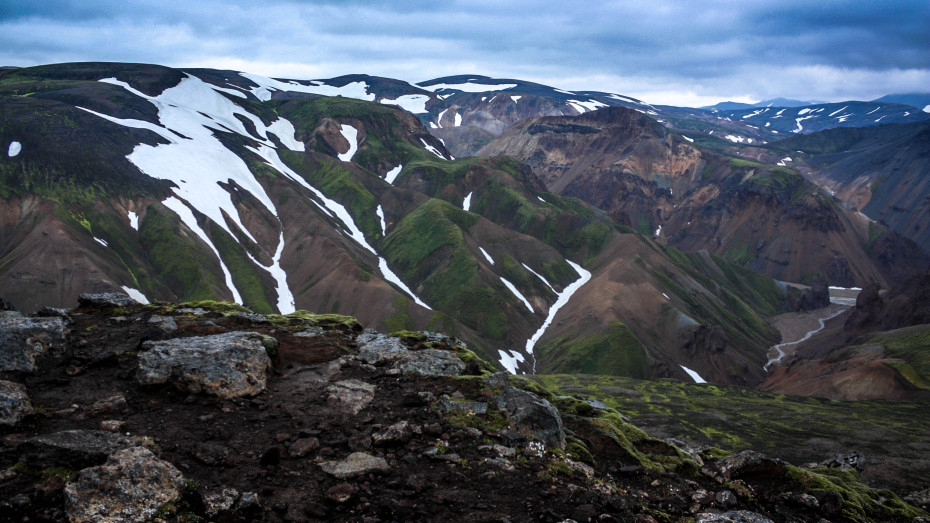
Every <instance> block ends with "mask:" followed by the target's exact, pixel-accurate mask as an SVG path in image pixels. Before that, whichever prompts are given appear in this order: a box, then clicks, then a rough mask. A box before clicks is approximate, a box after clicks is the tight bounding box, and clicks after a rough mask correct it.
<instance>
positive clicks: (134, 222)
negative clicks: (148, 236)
mask: <svg viewBox="0 0 930 523" xmlns="http://www.w3.org/2000/svg"><path fill="white" fill-rule="evenodd" d="M128 216H129V226H130V227H132V228H133V229H135V230H137V231H138V230H139V215H138V214H136V213H134V212H132V211H129V214H128Z"/></svg>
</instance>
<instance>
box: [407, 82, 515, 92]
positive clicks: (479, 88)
mask: <svg viewBox="0 0 930 523" xmlns="http://www.w3.org/2000/svg"><path fill="white" fill-rule="evenodd" d="M516 86H517V84H480V83H474V82H468V83H464V84H436V85H419V84H418V85H417V87H419V88H421V89H426V90H427V91H432V92H434V93H435V92H436V91H443V90H449V91H461V92H463V93H484V92H490V91H506V90H507V89H511V88H513V87H516Z"/></svg>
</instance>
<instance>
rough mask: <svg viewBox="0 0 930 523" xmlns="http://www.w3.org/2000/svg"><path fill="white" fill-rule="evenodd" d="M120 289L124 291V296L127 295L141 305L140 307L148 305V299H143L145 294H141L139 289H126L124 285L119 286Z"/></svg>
mask: <svg viewBox="0 0 930 523" xmlns="http://www.w3.org/2000/svg"><path fill="white" fill-rule="evenodd" d="M120 287H122V288H123V291H124V292H125V293H126V294H128V295H129V297H130V298H132V299H134V300H136V301H137V302H139V303H141V304H142V305H148V304H149V299H148V298H146V297H145V294H142V292H140V291H139V289H133V288H132V287H127V286H125V285H121V286H120Z"/></svg>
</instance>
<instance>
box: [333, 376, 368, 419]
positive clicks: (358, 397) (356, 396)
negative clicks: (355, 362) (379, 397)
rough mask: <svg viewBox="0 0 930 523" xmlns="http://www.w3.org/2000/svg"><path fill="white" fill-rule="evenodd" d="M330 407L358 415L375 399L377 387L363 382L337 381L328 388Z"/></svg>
mask: <svg viewBox="0 0 930 523" xmlns="http://www.w3.org/2000/svg"><path fill="white" fill-rule="evenodd" d="M326 395H327V403H329V406H331V407H333V408H335V409H338V410H341V411H343V412H347V413H350V414H353V415H355V414H358V413H359V412H360V411H361V410H362V409H364V408H365V407H367V406H368V404H369V403H371V401H372V400H373V399H375V386H374V385H372V384H370V383H366V382H364V381H361V380H345V381H337V382H336V383H333V384H332V385H330V386H329V387H327V388H326Z"/></svg>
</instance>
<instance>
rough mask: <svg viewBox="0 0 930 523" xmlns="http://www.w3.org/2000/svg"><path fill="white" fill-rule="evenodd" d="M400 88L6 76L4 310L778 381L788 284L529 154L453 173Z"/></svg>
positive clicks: (46, 71)
mask: <svg viewBox="0 0 930 523" xmlns="http://www.w3.org/2000/svg"><path fill="white" fill-rule="evenodd" d="M369 82H371V84H370V83H369ZM375 84H377V85H375ZM428 87H432V88H435V89H436V90H437V91H439V90H440V88H438V87H436V84H432V85H429V86H428ZM395 88H396V89H400V90H394V91H390V89H395ZM403 89H407V87H405V86H403V85H401V84H399V83H397V82H396V81H387V80H377V81H376V80H375V79H373V77H359V76H352V77H343V78H342V79H341V80H339V81H332V82H329V83H328V82H322V81H309V82H293V81H284V80H273V79H268V78H263V77H258V76H254V75H249V74H243V73H234V72H231V71H207V70H189V71H182V70H177V69H171V68H166V67H160V66H152V65H142V64H101V63H80V64H60V65H52V66H42V67H34V68H24V69H17V70H11V71H6V72H4V73H3V74H2V76H0V144H3V147H4V149H6V150H7V154H6V155H5V156H2V157H0V182H2V183H0V196H2V199H0V231H2V233H0V238H2V240H0V242H2V243H0V282H2V283H0V288H2V289H3V296H2V297H3V298H5V299H6V300H8V301H10V302H12V303H13V304H14V305H15V306H16V307H17V308H19V309H21V310H35V309H38V308H40V307H42V306H59V307H60V306H65V307H67V306H70V305H72V304H73V303H74V301H75V300H76V299H77V296H78V294H80V293H81V292H84V291H92V292H103V291H114V290H123V291H125V292H129V293H131V294H132V295H133V296H134V297H135V298H136V299H138V300H139V301H142V302H147V301H155V300H204V299H222V300H231V301H235V302H239V303H243V304H245V305H247V306H249V307H250V308H251V309H253V310H255V311H256V312H259V313H272V312H280V313H287V312H290V311H293V310H295V309H296V308H301V309H307V310H314V311H319V312H327V313H339V314H351V315H353V316H357V317H359V318H360V319H361V320H363V321H364V322H366V324H368V325H372V326H374V327H376V328H379V329H383V330H386V331H389V332H393V331H399V330H403V329H430V330H440V331H443V332H446V333H448V334H450V335H454V336H456V337H459V338H460V339H463V340H465V341H467V342H468V343H469V344H470V345H471V346H472V347H474V349H475V351H476V352H477V353H478V354H480V355H482V356H483V357H485V358H487V359H489V360H492V361H494V362H495V364H496V365H499V367H500V368H506V369H509V370H511V371H523V372H532V371H533V370H538V371H543V370H547V369H549V370H559V371H571V370H573V369H576V368H578V367H579V366H583V365H594V366H595V367H597V372H600V373H611V374H620V375H628V376H636V377H643V378H646V377H677V378H679V379H687V380H690V379H691V378H690V377H689V374H688V373H687V372H686V371H685V367H687V368H688V369H690V370H693V371H696V372H698V373H702V375H705V376H707V378H706V379H709V380H719V381H721V382H725V383H739V384H746V385H752V384H755V383H758V382H759V381H760V380H761V379H762V378H763V376H764V373H763V370H762V366H763V365H764V363H765V361H766V358H765V352H766V349H767V348H768V347H769V346H770V345H771V344H772V343H774V342H775V341H776V337H777V334H776V332H775V331H774V330H773V329H772V328H771V327H770V326H769V325H768V323H767V322H766V321H765V320H764V319H763V317H762V316H763V315H770V314H774V313H775V312H778V311H780V310H783V308H784V307H785V306H786V303H787V300H788V296H787V293H786V291H785V290H783V289H780V288H779V287H778V286H777V285H776V284H775V283H774V282H773V281H772V280H769V279H766V278H764V277H761V276H759V275H757V274H754V273H751V272H749V271H745V270H742V269H740V268H739V267H735V266H733V265H732V264H730V263H729V262H727V261H725V260H723V259H720V258H716V257H712V256H707V255H704V254H693V255H684V254H681V253H679V252H677V251H673V250H669V249H666V248H664V247H663V246H661V245H658V244H656V243H654V242H652V241H651V240H650V239H647V238H643V237H641V236H640V235H638V234H636V233H635V232H634V231H633V230H631V229H628V228H625V227H622V226H620V225H618V224H616V223H615V222H614V221H613V220H612V219H611V218H610V217H609V216H608V215H606V214H605V213H604V212H603V211H600V210H598V209H596V208H594V207H591V206H590V205H587V204H585V203H583V202H581V201H579V200H577V199H574V198H569V197H563V196H560V195H557V194H553V193H550V192H547V191H545V189H544V186H543V184H542V182H541V181H540V180H539V179H538V177H537V176H536V175H535V174H534V173H533V172H532V170H531V169H529V168H528V167H527V166H526V165H524V164H521V163H520V162H518V161H515V160H513V159H510V158H465V159H460V160H454V159H453V156H452V154H450V153H449V151H448V150H447V149H446V148H445V147H444V146H443V144H442V143H441V141H440V140H438V139H437V138H435V137H433V136H432V135H431V134H429V133H428V132H427V130H426V128H425V127H424V126H423V125H422V122H421V120H420V119H418V118H417V117H416V116H413V115H412V114H410V113H409V112H405V111H402V110H401V109H400V108H399V107H397V106H396V104H391V103H385V99H384V98H383V97H382V100H381V102H382V103H375V101H374V100H375V99H376V98H377V97H378V95H375V94H373V93H374V92H376V91H377V92H381V93H386V94H385V95H384V96H388V97H389V98H387V99H388V100H397V99H400V98H402V97H403V96H407V95H404V94H400V93H401V92H402V91H403ZM403 92H406V91H403ZM467 95H468V94H467V93H463V94H458V95H455V94H454V95H453V97H452V98H454V97H455V96H467ZM410 96H419V95H410ZM422 96H424V97H426V98H428V99H429V100H434V98H431V97H430V96H429V95H426V94H422ZM509 96H511V95H508V99H509ZM512 96H515V97H516V96H520V95H512ZM526 96H529V95H526ZM390 97H397V98H390ZM354 98H365V99H366V100H359V99H354ZM452 98H449V100H451V99H452ZM406 100H408V101H409V100H410V99H406ZM520 101H523V100H520ZM405 103H406V102H405ZM426 103H429V102H426ZM519 103H520V102H519V101H514V100H512V99H509V102H508V105H516V104H519ZM637 114H638V113H637ZM711 349H712V350H711Z"/></svg>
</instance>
